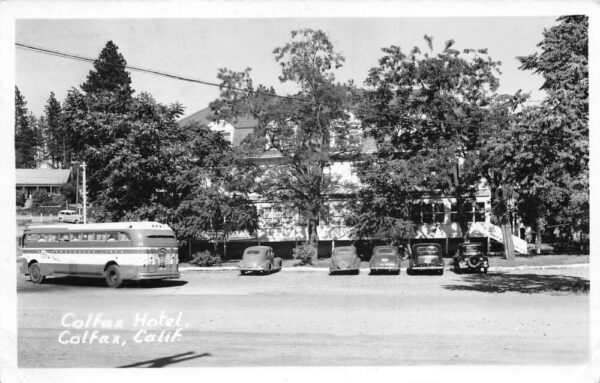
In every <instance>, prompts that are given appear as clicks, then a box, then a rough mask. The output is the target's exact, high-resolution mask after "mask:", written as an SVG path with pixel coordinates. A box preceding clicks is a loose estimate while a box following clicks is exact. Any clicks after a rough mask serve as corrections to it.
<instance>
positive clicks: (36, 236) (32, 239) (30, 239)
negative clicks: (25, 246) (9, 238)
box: [25, 234, 41, 243]
mask: <svg viewBox="0 0 600 383" xmlns="http://www.w3.org/2000/svg"><path fill="white" fill-rule="evenodd" d="M40 238H41V236H40V235H39V234H26V235H25V243H28V242H37V241H39V240H40Z"/></svg>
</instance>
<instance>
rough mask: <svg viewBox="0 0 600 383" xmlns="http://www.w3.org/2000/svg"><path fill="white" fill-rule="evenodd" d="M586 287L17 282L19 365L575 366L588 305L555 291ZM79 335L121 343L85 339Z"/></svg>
mask: <svg viewBox="0 0 600 383" xmlns="http://www.w3.org/2000/svg"><path fill="white" fill-rule="evenodd" d="M588 281H589V277H588V270H587V269H585V268H579V269H564V270H539V271H536V272H535V273H533V272H531V271H530V270H521V271H515V272H510V273H490V274H488V275H478V274H464V275H463V274H461V275H456V274H454V273H452V272H449V271H447V272H446V273H444V275H443V276H436V275H417V276H408V275H406V274H405V273H402V274H401V275H400V276H393V275H381V276H380V275H378V276H371V275H367V273H361V274H360V275H358V276H352V275H339V276H329V275H328V274H327V273H319V272H315V273H286V272H278V273H274V274H271V275H265V276H261V275H247V276H240V275H239V273H237V272H235V271H223V272H184V273H183V274H182V278H181V281H168V282H166V283H165V284H164V286H159V287H150V288H144V287H139V286H138V285H137V284H129V285H128V286H126V287H124V288H122V289H118V290H113V289H108V288H106V287H104V286H103V283H102V281H101V280H87V279H66V278H58V279H49V280H48V282H47V283H45V284H42V285H34V284H32V283H30V282H28V281H26V280H25V278H24V277H23V276H22V275H20V276H19V277H18V286H17V291H18V294H17V297H18V298H17V302H18V325H19V333H18V350H19V366H20V367H118V366H121V367H127V366H129V367H133V366H136V367H144V366H149V365H155V366H161V367H162V366H175V367H186V366H273V365H283V366H326V365H342V366H348V365H352V366H354V365H415V364H417V365H419V364H556V363H558V364H574V363H586V362H587V360H588V359H589V355H590V354H589V345H588V338H589V319H588V318H589V315H588V313H589V300H588V295H586V294H573V293H570V292H569V291H567V290H570V288H571V287H573V286H577V285H581V284H585V283H588ZM97 318H100V319H97ZM160 318H162V319H163V320H162V322H161V324H159V323H158V322H160ZM165 318H166V319H165ZM169 318H170V319H171V321H170V322H169ZM153 319H156V324H157V326H153V325H154V322H152V320H153ZM78 320H79V321H78ZM167 322H168V323H169V325H167ZM94 323H95V324H94ZM116 324H119V326H116ZM86 325H88V326H87V327H86ZM76 327H82V328H76ZM65 331H66V332H68V334H66V335H65ZM86 331H87V332H88V335H89V334H90V333H91V332H93V331H97V332H98V333H97V337H100V336H102V335H106V336H107V337H108V339H109V340H111V341H112V340H114V339H116V340H118V341H119V342H116V343H107V344H104V343H101V342H99V341H98V340H96V341H94V342H91V343H90V342H89V341H90V337H88V339H87V340H88V343H83V342H81V341H82V339H83V337H84V334H85V332H86ZM140 332H141V335H139V334H140ZM161 333H162V334H163V336H162V338H160V334H161ZM152 335H154V336H152ZM159 338H160V341H159ZM65 340H67V342H66V343H67V344H62V343H65ZM78 340H79V342H80V343H77V341H78ZM123 341H125V343H123Z"/></svg>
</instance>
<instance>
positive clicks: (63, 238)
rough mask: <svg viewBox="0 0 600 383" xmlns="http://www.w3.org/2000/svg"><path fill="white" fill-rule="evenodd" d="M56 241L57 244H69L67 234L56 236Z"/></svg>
mask: <svg viewBox="0 0 600 383" xmlns="http://www.w3.org/2000/svg"><path fill="white" fill-rule="evenodd" d="M58 238H59V239H58V240H59V242H69V234H67V233H61V234H59V235H58Z"/></svg>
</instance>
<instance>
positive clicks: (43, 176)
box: [15, 168, 71, 186]
mask: <svg viewBox="0 0 600 383" xmlns="http://www.w3.org/2000/svg"><path fill="white" fill-rule="evenodd" d="M70 174H71V170H69V169H43V168H42V169H16V171H15V176H16V184H17V186H50V185H52V186H54V185H64V184H66V183H67V181H68V180H69V175H70Z"/></svg>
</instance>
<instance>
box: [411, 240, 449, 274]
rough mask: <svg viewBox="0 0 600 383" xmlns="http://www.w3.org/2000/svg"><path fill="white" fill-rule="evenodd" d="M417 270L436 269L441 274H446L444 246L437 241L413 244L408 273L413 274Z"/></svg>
mask: <svg viewBox="0 0 600 383" xmlns="http://www.w3.org/2000/svg"><path fill="white" fill-rule="evenodd" d="M415 271H434V272H436V273H437V274H439V275H442V274H444V259H443V258H442V247H441V246H440V245H439V244H437V243H417V244H416V245H413V246H412V251H411V255H410V258H409V259H408V269H407V270H406V273H407V274H409V275H412V274H414V273H415Z"/></svg>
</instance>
